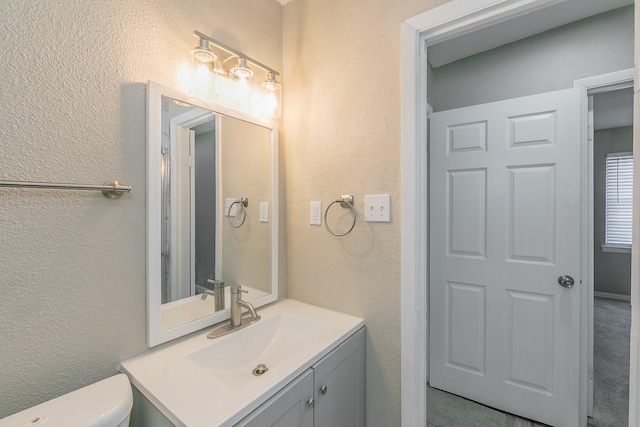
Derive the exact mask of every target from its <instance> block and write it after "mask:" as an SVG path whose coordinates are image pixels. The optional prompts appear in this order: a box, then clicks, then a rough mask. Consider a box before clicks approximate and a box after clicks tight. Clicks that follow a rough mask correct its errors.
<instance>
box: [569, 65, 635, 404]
mask: <svg viewBox="0 0 640 427" xmlns="http://www.w3.org/2000/svg"><path fill="white" fill-rule="evenodd" d="M633 85H634V69H633V68H628V69H626V70H620V71H615V72H612V73H606V74H601V75H597V76H592V77H587V78H583V79H578V80H574V82H573V87H579V88H583V89H585V90H586V96H587V98H588V110H587V111H583V122H584V121H585V120H584V118H586V119H587V120H586V121H587V123H588V129H586V135H584V136H583V139H582V143H583V145H584V146H586V148H587V153H586V154H587V159H586V163H584V164H583V168H584V170H585V171H586V175H587V176H586V181H584V180H583V185H586V189H585V190H583V194H584V195H585V197H584V200H583V207H582V209H583V212H582V218H583V225H584V228H583V230H584V235H583V240H582V242H583V245H582V246H583V247H582V254H581V256H582V261H583V264H584V267H583V268H582V274H583V276H582V277H583V278H584V279H583V280H584V281H585V282H586V283H585V284H586V288H587V300H586V307H583V313H584V315H583V318H585V319H586V322H584V325H583V326H586V331H585V330H584V328H583V334H585V333H586V342H587V353H586V357H587V366H588V373H589V375H588V379H587V414H588V415H589V416H592V415H593V344H594V339H593V327H594V319H593V310H594V301H593V298H594V294H595V283H594V268H595V264H594V232H595V231H594V211H593V207H594V205H593V203H594V202H593V198H594V194H593V186H594V181H593V173H594V171H593V149H594V146H593V144H594V140H593V133H594V129H593V119H594V117H593V105H592V103H593V101H592V97H593V95H596V94H599V93H605V92H610V91H614V90H618V89H627V88H633ZM583 160H585V159H583ZM585 309H586V313H585V312H584V310H585ZM581 357H582V356H581Z"/></svg>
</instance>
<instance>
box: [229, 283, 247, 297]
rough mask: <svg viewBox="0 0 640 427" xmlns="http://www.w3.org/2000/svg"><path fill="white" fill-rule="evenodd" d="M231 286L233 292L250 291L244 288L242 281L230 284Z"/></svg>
mask: <svg viewBox="0 0 640 427" xmlns="http://www.w3.org/2000/svg"><path fill="white" fill-rule="evenodd" d="M229 287H230V288H231V292H234V291H235V292H236V293H240V292H243V293H245V294H248V293H249V291H247V290H244V289H242V285H241V284H240V283H237V284H234V285H229Z"/></svg>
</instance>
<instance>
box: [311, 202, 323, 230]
mask: <svg viewBox="0 0 640 427" xmlns="http://www.w3.org/2000/svg"><path fill="white" fill-rule="evenodd" d="M309 224H311V225H322V202H311V203H310V205H309Z"/></svg>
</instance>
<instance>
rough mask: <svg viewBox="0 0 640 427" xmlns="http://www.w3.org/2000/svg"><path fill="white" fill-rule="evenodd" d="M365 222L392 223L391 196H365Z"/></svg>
mask: <svg viewBox="0 0 640 427" xmlns="http://www.w3.org/2000/svg"><path fill="white" fill-rule="evenodd" d="M364 220H365V221H367V222H391V196H389V195H388V194H376V195H370V196H364Z"/></svg>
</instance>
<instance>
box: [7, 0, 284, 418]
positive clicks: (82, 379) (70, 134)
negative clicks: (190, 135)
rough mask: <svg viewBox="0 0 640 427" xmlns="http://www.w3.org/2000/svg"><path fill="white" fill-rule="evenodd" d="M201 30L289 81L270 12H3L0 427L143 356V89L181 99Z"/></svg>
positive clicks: (91, 7)
mask: <svg viewBox="0 0 640 427" xmlns="http://www.w3.org/2000/svg"><path fill="white" fill-rule="evenodd" d="M194 29H198V30H199V31H202V32H204V33H206V34H209V35H211V36H212V37H214V38H216V39H218V40H220V41H221V42H223V43H225V44H228V45H230V46H233V47H235V48H238V49H240V50H242V51H244V52H245V53H246V54H247V55H249V56H252V57H254V58H256V59H257V60H259V61H262V62H264V63H266V64H269V65H270V66H272V67H274V68H276V69H281V64H282V9H281V6H280V5H279V4H278V3H276V2H275V1H273V2H272V1H265V0H233V1H230V0H208V1H205V0H164V1H161V2H160V1H151V0H134V1H130V0H110V1H98V2H96V1H91V0H57V1H53V0H51V1H46V2H42V1H35V0H20V1H12V0H9V1H2V2H0V36H1V37H0V38H1V39H2V43H1V44H0V57H1V58H2V60H1V61H0V116H1V117H2V120H1V121H0V179H6V180H36V181H58V182H81V183H85V182H86V183H101V182H103V181H108V180H113V179H118V180H120V181H121V182H123V183H125V184H129V185H132V186H133V192H132V193H131V194H130V195H126V196H124V197H123V198H121V199H120V200H117V201H113V200H107V199H106V198H104V197H102V195H100V194H99V193H78V192H69V191H65V192H45V191H41V190H40V191H38V190H9V189H0V292H1V297H0V319H1V321H0V367H1V371H2V379H1V380H0V418H1V417H3V416H6V415H8V414H10V413H13V412H16V411H18V410H21V409H24V408H25V407H29V406H32V405H34V404H37V403H39V402H42V401H44V400H47V399H49V398H52V397H55V396H57V395H60V394H62V393H66V392H69V391H71V390H73V389H75V388H78V387H80V386H83V385H86V384H88V383H91V382H94V381H97V380H99V379H102V378H105V377H107V376H109V375H112V374H113V373H114V372H115V369H116V367H117V365H118V362H119V361H120V360H121V359H122V358H124V357H127V356H130V355H133V354H135V353H138V352H141V351H144V350H145V349H146V337H145V324H146V316H145V311H146V307H145V166H144V165H145V83H146V82H147V80H150V79H151V80H156V81H159V82H161V83H163V84H165V85H169V86H177V77H176V71H177V69H178V68H179V67H180V66H181V65H183V63H185V62H186V61H188V60H189V50H190V49H191V48H192V47H193V46H195V44H196V39H195V38H194V37H193V36H192V34H193V30H194Z"/></svg>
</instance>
